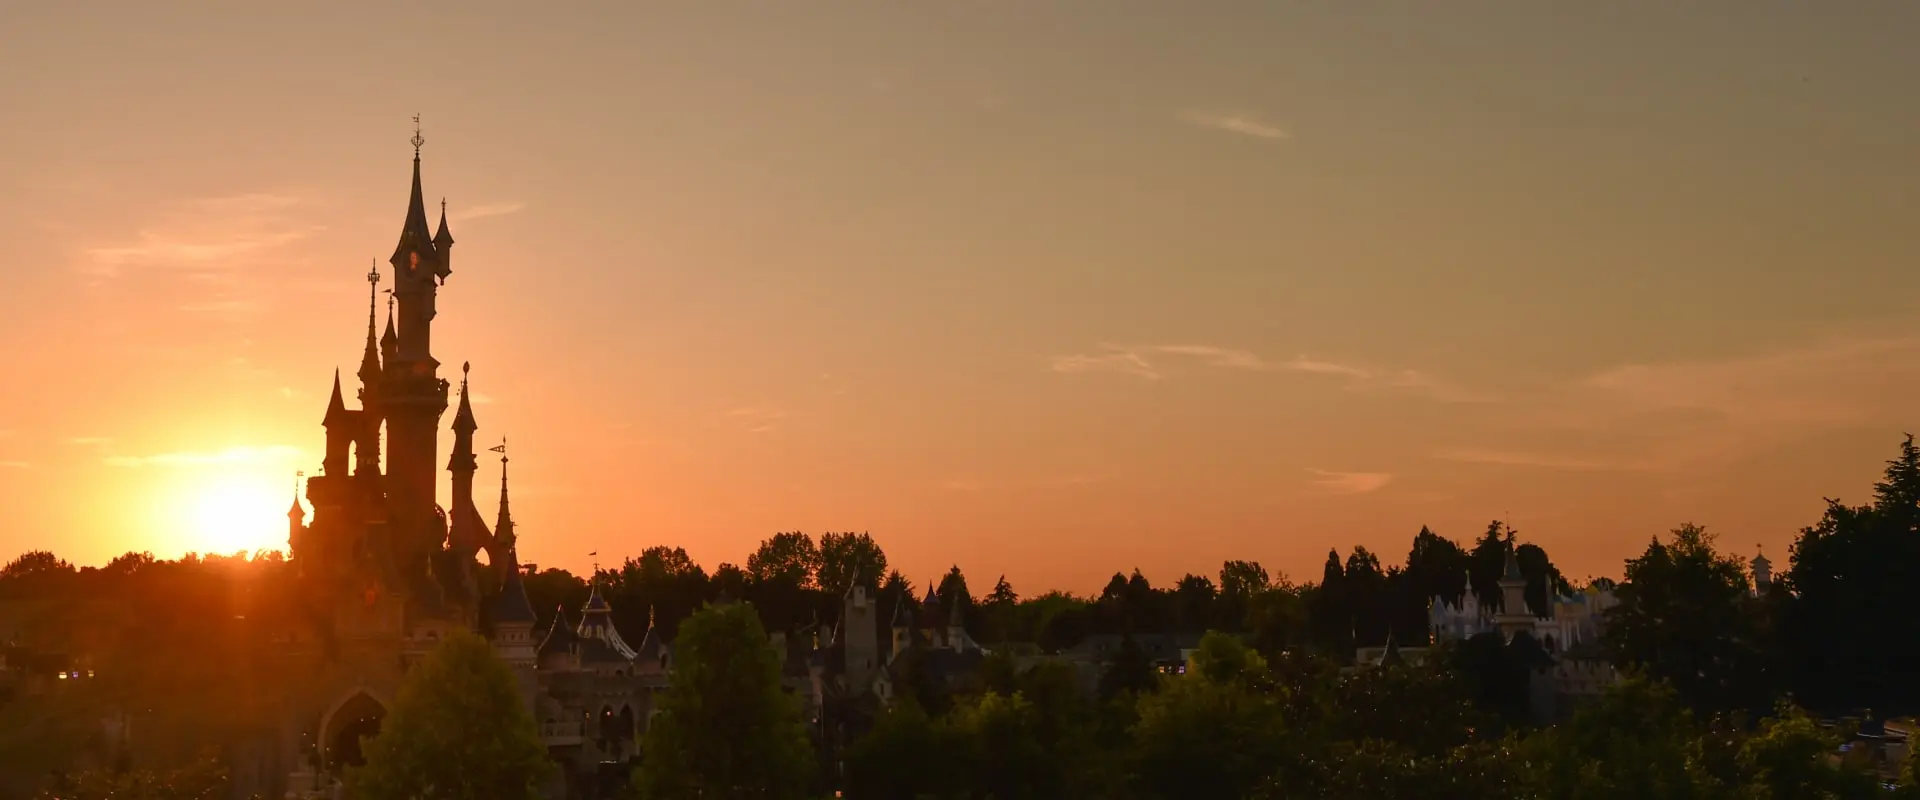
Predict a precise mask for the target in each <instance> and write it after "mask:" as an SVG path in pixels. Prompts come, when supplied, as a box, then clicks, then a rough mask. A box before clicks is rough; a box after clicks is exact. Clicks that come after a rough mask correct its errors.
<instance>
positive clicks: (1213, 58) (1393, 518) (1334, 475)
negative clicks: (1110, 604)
mask: <svg viewBox="0 0 1920 800" xmlns="http://www.w3.org/2000/svg"><path fill="white" fill-rule="evenodd" d="M456 9H457V13H456ZM0 31H4V33H3V34H0V37H3V38H0V41H3V42H4V46H0V109H4V112H0V113H3V115H4V122H0V243H4V245H5V246H4V248H0V367H3V368H4V372H5V375H6V376H7V378H8V380H7V390H6V391H5V392H0V507H4V508H5V509H6V510H7V514H6V516H7V521H6V523H5V524H4V525H0V551H4V552H5V553H6V554H7V555H6V556H5V557H9V558H10V557H11V554H13V553H18V552H20V551H24V550H27V549H30V548H48V549H53V550H55V551H56V552H58V553H59V554H60V555H62V556H64V557H66V558H69V559H72V560H75V561H77V562H80V563H86V564H98V563H102V562H104V561H106V560H107V559H109V558H111V557H113V556H114V555H117V554H119V553H122V552H125V551H128V550H150V551H152V552H153V553H154V554H156V555H158V556H162V557H172V556H175V555H177V554H179V553H182V552H186V551H200V552H208V551H219V552H231V551H235V550H241V549H247V550H252V549H256V548H285V547H286V538H287V537H286V534H287V531H286V527H287V526H286V512H287V509H288V506H289V505H290V503H291V502H292V487H293V485H294V479H295V472H296V471H300V470H304V471H306V472H307V473H309V474H312V473H313V472H315V471H316V470H317V469H318V466H319V462H320V454H321V447H322V443H323V434H322V430H321V427H320V421H321V416H322V414H323V412H324V411H325V409H326V401H327V396H328V395H327V393H328V390H329V389H330V387H331V381H332V378H333V373H334V370H335V369H336V368H338V369H340V370H341V371H342V372H343V373H345V374H348V375H350V374H351V373H352V371H353V368H354V366H355V365H356V364H357V363H358V358H359V354H360V348H361V345H362V342H363V338H364V336H365V330H366V324H367V322H366V321H367V316H366V315H367V311H368V285H367V282H366V280H365V278H364V276H365V274H366V273H367V271H368V269H369V265H370V264H372V263H374V262H381V266H382V269H386V267H385V264H384V262H385V260H386V258H387V257H388V255H389V254H390V253H391V252H392V249H393V246H394V241H395V237H396V236H397V235H398V233H399V230H400V226H401V223H402V217H403V214H404V212H405V210H406V202H407V189H408V177H409V169H410V163H411V162H410V159H411V158H412V148H411V146H409V145H408V144H407V139H408V137H409V136H411V135H412V133H413V127H412V125H413V123H412V121H411V120H412V118H413V116H414V115H415V114H419V115H420V116H421V120H422V128H423V134H424V136H425V139H426V144H425V146H424V148H423V149H422V151H421V155H422V161H423V165H424V167H423V169H424V180H425V189H426V192H427V194H428V196H429V198H430V200H429V202H436V201H438V200H439V199H440V198H441V197H442V196H444V197H445V198H446V202H447V208H448V211H449V217H450V220H451V224H452V229H453V232H454V234H455V235H456V236H457V237H458V241H459V243H458V247H457V251H458V252H457V257H456V259H455V261H454V263H453V265H452V268H453V273H452V275H451V276H450V277H449V278H448V279H447V281H446V284H445V286H444V287H442V288H441V289H440V290H439V294H438V301H437V302H438V311H439V316H438V318H437V319H436V320H435V321H434V325H435V328H436V330H435V332H434V337H433V348H434V354H435V355H436V356H437V357H438V358H439V359H440V360H441V361H442V362H443V363H444V365H445V366H443V367H442V369H441V374H442V375H443V376H450V377H451V378H452V379H453V380H454V381H455V382H456V383H457V382H458V380H459V378H458V372H457V370H458V365H459V364H460V363H461V362H463V361H470V362H472V365H473V370H472V387H473V392H474V394H473V399H474V401H475V407H474V410H475V414H476V416H477V418H478V422H479V426H480V430H479V433H478V438H479V439H480V440H481V441H482V442H485V443H486V444H488V445H491V444H494V443H496V442H497V441H498V440H499V438H500V437H502V436H505V437H507V439H508V440H509V441H510V442H511V447H512V451H511V452H512V454H513V463H512V467H513V470H514V473H513V475H514V477H513V480H514V517H515V519H516V521H517V522H518V534H519V537H520V539H519V541H520V545H519V547H520V550H519V552H520V558H521V560H522V561H524V562H534V563H538V564H540V565H542V566H547V565H551V566H561V567H567V568H569V569H574V570H582V569H585V568H586V567H587V566H588V565H589V563H590V562H591V559H590V558H589V556H588V553H590V552H595V551H597V552H598V553H599V554H600V556H599V557H600V558H602V559H612V558H615V557H618V556H622V555H628V554H637V553H638V552H639V551H640V550H641V549H642V548H643V547H646V546H649V545H653V544H663V543H664V544H675V545H684V546H685V547H686V548H687V550H688V552H689V553H690V554H691V555H692V556H693V557H694V558H695V559H696V560H698V561H700V562H701V563H703V564H704V565H706V566H707V567H708V568H709V569H711V568H712V567H713V566H715V565H717V564H718V563H720V562H722V561H734V562H740V561H742V560H744V559H745V557H746V554H747V553H748V552H749V551H751V549H752V548H753V546H754V545H755V543H757V542H758V541H759V540H761V539H763V538H765V537H766V536H768V535H770V534H772V533H774V532H777V531H782V530H795V529H798V530H804V531H808V532H810V533H814V534H816V535H817V534H818V533H821V532H825V531H841V530H853V531H870V532H872V533H873V534H874V535H875V537H876V538H878V539H879V540H880V542H881V543H882V544H883V545H884V546H885V548H886V551H887V554H888V555H889V556H890V558H891V559H892V561H893V563H894V565H895V566H897V567H899V568H900V569H902V570H903V571H904V572H906V573H907V575H908V576H909V577H910V578H912V579H913V580H914V581H915V582H916V583H919V582H924V581H927V580H929V579H931V578H932V577H934V576H935V574H936V572H943V571H944V570H945V569H946V568H947V567H948V566H949V565H951V564H955V563H957V564H959V565H960V566H961V567H962V568H963V569H965V570H966V571H967V573H968V574H969V575H979V576H982V578H981V579H982V580H984V581H986V585H991V582H992V580H993V578H994V577H995V576H997V575H999V574H1002V573H1004V574H1005V575H1006V576H1007V578H1008V579H1009V580H1010V581H1011V582H1012V583H1013V584H1014V585H1015V586H1018V587H1020V588H1021V590H1022V592H1023V593H1027V592H1032V591H1037V590H1040V589H1043V588H1051V587H1057V588H1063V589H1068V590H1073V591H1077V592H1086V591H1091V590H1094V589H1097V587H1098V586H1099V585H1100V584H1101V583H1102V582H1103V581H1104V579H1105V578H1106V576H1107V575H1110V574H1111V573H1112V572H1113V571H1114V570H1115V569H1123V568H1131V567H1134V566H1138V567H1140V568H1141V569H1142V570H1144V571H1145V572H1146V573H1147V574H1148V575H1149V576H1151V577H1153V578H1154V579H1155V581H1156V582H1160V581H1162V580H1165V581H1169V582H1170V581H1171V580H1172V579H1173V578H1176V577H1178V575H1179V574H1180V573H1182V572H1186V571H1194V572H1201V573H1211V572H1213V571H1215V570H1217V569H1218V568H1219V564H1220V562H1221V561H1222V560H1223V559H1227V558H1248V559H1257V560H1260V561H1262V562H1263V563H1266V564H1267V565H1269V567H1271V568H1274V569H1275V570H1276V571H1285V572H1287V573H1288V574H1290V575H1292V576H1294V577H1296V578H1307V579H1311V578H1316V577H1317V576H1318V571H1319V564H1320V562H1321V561H1322V560H1323V559H1324V557H1325V554H1326V551H1327V550H1328V549H1329V548H1331V547H1340V548H1343V549H1344V548H1346V547H1348V546H1351V545H1353V544H1363V545H1366V546H1367V547H1369V548H1372V549H1374V550H1376V551H1377V552H1380V553H1382V554H1383V557H1384V558H1385V559H1386V560H1388V561H1389V562H1393V561H1398V560H1399V559H1400V558H1402V557H1403V556H1404V554H1405V552H1406V549H1407V545H1408V542H1409V540H1410V538H1411V537H1412V536H1413V535H1414V533H1415V532H1416V531H1418V530H1419V528H1420V527H1421V526H1422V525H1423V524H1424V525H1428V526H1431V527H1432V528H1433V529H1434V530H1436V531H1437V532H1439V533H1441V534H1444V535H1447V536H1450V537H1453V538H1455V539H1457V540H1468V539H1471V538H1472V537H1474V536H1475V535H1477V534H1478V533H1479V532H1480V531H1481V530H1483V529H1484V528H1485V526H1486V524H1487V522H1488V521H1489V520H1492V519H1496V518H1499V519H1505V520H1508V521H1510V522H1511V523H1512V524H1513V525H1514V526H1515V527H1516V528H1518V530H1519V531H1520V535H1521V537H1522V538H1523V539H1525V540H1528V541H1532V542H1537V543H1539V544H1541V545H1543V546H1544V547H1546V548H1547V549H1548V550H1549V551H1550V552H1551V553H1552V557H1553V560H1554V562H1555V563H1556V564H1558V565H1559V567H1560V568H1561V570H1563V571H1564V572H1565V573H1566V574H1568V575H1569V576H1570V577H1578V576H1582V575H1599V574H1618V573H1619V571H1620V564H1621V560H1622V559H1623V558H1627V557H1630V556H1632V555H1635V554H1637V553H1638V552H1639V551H1640V549H1641V548H1643V547H1644V545H1645V543H1646V541H1647V540H1648V538H1649V537H1650V536H1652V535H1654V534H1657V533H1663V532H1665V531H1666V530H1668V529H1669V528H1672V527H1675V526H1677V525H1679V524H1680V523H1682V522H1686V521H1693V522H1698V523H1700V524H1703V525H1706V526H1707V527H1708V528H1709V529H1710V530H1714V531H1718V532H1719V533H1720V534H1721V535H1722V542H1723V547H1724V549H1726V550H1728V551H1730V552H1735V553H1739V554H1743V555H1744V554H1747V553H1750V552H1751V551H1752V549H1753V547H1754V546H1755V545H1764V546H1765V547H1766V549H1767V550H1768V552H1770V553H1773V552H1777V553H1782V554H1784V552H1785V550H1786V546H1787V544H1788V543H1789V542H1790V541H1791V540H1792V536H1793V534H1794V532H1795V531H1796V530H1797V529H1798V528H1800V527H1801V526H1803V525H1807V524H1811V523H1812V522H1814V521H1815V520H1816V519H1817V518H1818V516H1819V514H1820V512H1821V510H1822V508H1823V501H1822V499H1821V498H1822V497H1823V496H1824V497H1843V498H1847V499H1850V500H1855V501H1858V500H1862V499H1864V498H1865V496H1866V494H1867V492H1868V491H1869V489H1870V486H1871V482H1872V480H1873V479H1874V478H1875V477H1876V476H1877V475H1878V473H1879V471H1880V469H1881V464H1882V461H1883V460H1884V459H1886V458H1887V457H1889V456H1891V455H1892V454H1893V453H1894V451H1895V449H1896V445H1897V444H1898V442H1899V439H1900V436H1901V434H1902V432H1903V431H1906V430H1912V429H1916V427H1920V426H1917V425H1916V422H1917V421H1920V324H1916V323H1915V322H1914V319H1915V316H1914V314H1915V311H1916V310H1917V308H1916V300H1915V298H1916V296H1920V269H1917V268H1916V265H1920V259H1917V258H1916V256H1920V227H1917V226H1916V225H1915V224H1914V222H1913V213H1914V210H1915V209H1916V208H1920V195H1917V194H1916V189H1915V187H1917V186H1920V159H1917V158H1916V156H1915V149H1914V142H1915V141H1920V103H1916V102H1915V98H1916V94H1915V92H1914V78H1915V76H1917V75H1920V48H1915V47H1913V46H1912V43H1913V42H1914V41H1915V40H1916V36H1920V4H1914V3H1907V2H1860V3H1847V4H1840V5H1830V4H1814V3H1787V2H1692V3H1671V2H1606V3H1598V2H1580V3H1573V2H1567V3H1480V2H1446V3H1432V2H1405V3H1371V4H1366V8H1365V9H1363V8H1361V7H1360V4H1347V3H1280V2H1274V3H1238V2H1232V3H1200V4H1189V3H1166V2H1146V1H1144V0H1142V1H1140V2H1134V1H1131V0H1128V1H1122V0H1113V1H1112V2H1100V3H989V2H973V3H958V2H953V3H901V4H884V3H867V4H821V3H772V2H767V3H745V2H741V3H704V2H703V3H630V4H598V5H595V6H593V7H592V8H591V9H590V8H589V7H588V6H587V5H573V4H552V5H536V4H525V3H504V2H494V3H458V4H455V3H414V4H405V5H390V4H375V3H346V2H343V3H329V4H317V3H306V4H296V3H256V4H222V5H219V6H217V7H216V6H213V5H195V6H188V5H175V4H156V3H136V2H94V3H66V4H56V3H12V4H7V5H5V6H4V7H0ZM436 211H437V209H436ZM436 218H437V215H436ZM450 421H451V412H449V414H448V417H447V418H445V419H443V421H442V427H443V429H444V427H445V426H446V424H447V423H449V422H450ZM442 436H443V444H442V445H441V453H442V454H443V455H442V458H443V459H444V457H445V456H444V454H445V453H446V452H447V450H448V445H447V444H446V443H445V442H449V441H451V438H452V434H451V432H450V431H446V430H443V432H442ZM482 456H483V457H482V459H481V472H480V473H479V484H480V485H481V486H483V487H487V488H486V489H485V490H484V491H483V492H482V494H481V497H482V500H481V502H480V505H481V507H482V508H483V509H485V510H486V511H487V513H488V515H489V516H491V509H492V504H493V500H492V493H493V492H494V491H495V489H494V488H493V487H495V486H497V482H498V478H499V465H498V463H497V462H493V461H489V460H488V459H487V458H486V454H484V453H483V454H482ZM442 466H444V465H442ZM442 474H443V475H444V473H442ZM441 491H442V492H443V493H444V492H446V491H447V490H446V488H445V481H444V479H443V481H442V489H441Z"/></svg>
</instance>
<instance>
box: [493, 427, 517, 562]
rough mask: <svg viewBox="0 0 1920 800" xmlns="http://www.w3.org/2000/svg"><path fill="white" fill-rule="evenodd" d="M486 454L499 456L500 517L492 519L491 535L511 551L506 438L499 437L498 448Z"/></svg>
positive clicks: (511, 537)
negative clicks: (497, 454)
mask: <svg viewBox="0 0 1920 800" xmlns="http://www.w3.org/2000/svg"><path fill="white" fill-rule="evenodd" d="M488 452H492V453H499V454H500V516H498V517H496V518H495V519H494V523H493V535H494V538H495V539H496V540H497V541H499V542H500V544H501V546H503V547H506V548H507V549H509V550H511V549H513V542H514V536H513V512H512V511H511V510H509V509H508V508H507V437H505V436H502V437H500V446H499V447H493V448H489V449H488Z"/></svg>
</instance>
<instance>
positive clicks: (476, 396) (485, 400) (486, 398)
mask: <svg viewBox="0 0 1920 800" xmlns="http://www.w3.org/2000/svg"><path fill="white" fill-rule="evenodd" d="M473 404H474V405H476V406H490V405H493V397H492V396H491V395H486V394H481V393H480V392H474V393H473Z"/></svg>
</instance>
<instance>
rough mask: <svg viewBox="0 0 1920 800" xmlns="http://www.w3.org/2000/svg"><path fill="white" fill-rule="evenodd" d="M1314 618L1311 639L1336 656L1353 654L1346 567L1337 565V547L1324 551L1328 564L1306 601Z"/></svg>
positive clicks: (1351, 603)
mask: <svg viewBox="0 0 1920 800" xmlns="http://www.w3.org/2000/svg"><path fill="white" fill-rule="evenodd" d="M1308 610H1309V613H1310V614H1311V617H1310V618H1311V619H1312V620H1313V629H1314V630H1313V633H1314V637H1313V638H1314V643H1315V644H1317V645H1319V646H1320V648H1321V649H1322V650H1323V651H1325V652H1327V653H1330V654H1332V655H1333V656H1334V657H1336V658H1350V657H1352V655H1353V633H1354V631H1353V599H1352V596H1351V594H1350V593H1349V592H1348V591H1347V579H1346V570H1345V569H1343V568H1342V567H1341V566H1340V551H1338V550H1328V551H1327V564H1326V566H1325V568H1323V569H1322V570H1321V573H1320V585H1319V586H1318V587H1316V589H1315V591H1314V592H1313V595H1312V599H1311V601H1310V603H1309V605H1308Z"/></svg>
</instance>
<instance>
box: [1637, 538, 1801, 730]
mask: <svg viewBox="0 0 1920 800" xmlns="http://www.w3.org/2000/svg"><path fill="white" fill-rule="evenodd" d="M1616 596H1617V597H1618V598H1619V605H1617V606H1615V607H1614V608H1612V609H1610V610H1609V612H1608V623H1607V637H1608V641H1609V643H1610V644H1611V646H1612V648H1613V650H1614V653H1615V656H1616V658H1617V660H1618V661H1619V662H1620V663H1621V664H1622V665H1623V666H1624V665H1627V664H1635V665H1639V666H1640V667H1641V668H1642V669H1643V670H1645V671H1646V673H1647V675H1648V676H1649V677H1652V678H1655V679H1659V680H1664V681H1667V682H1669V683H1671V684H1672V686H1673V688H1674V690H1675V691H1676V692H1678V694H1679V696H1680V697H1681V698H1682V699H1683V700H1685V701H1686V702H1687V703H1688V704H1689V705H1690V706H1692V707H1693V709H1694V710H1695V711H1696V712H1699V713H1701V714H1708V713H1711V712H1715V711H1733V710H1749V711H1753V712H1755V713H1759V712H1764V711H1765V710H1766V709H1767V707H1768V705H1770V702H1771V701H1770V699H1769V693H1768V692H1767V688H1768V687H1767V677H1766V673H1767V664H1766V658H1767V656H1766V649H1765V646H1764V642H1763V637H1764V631H1763V630H1762V622H1763V620H1762V617H1761V613H1760V608H1759V606H1758V604H1757V603H1755V602H1754V601H1753V600H1752V599H1751V598H1750V597H1749V593H1748V586H1747V578H1746V574H1745V572H1744V571H1743V570H1742V569H1741V566H1740V562H1738V561H1737V560H1734V559H1732V558H1727V557H1723V556H1721V555H1720V554H1719V553H1717V552H1715V551H1714V548H1713V535H1712V534H1710V533H1708V532H1707V531H1706V529H1705V528H1702V527H1700V526H1698V525H1694V524H1692V523H1688V524H1686V525H1682V526H1680V527H1679V528H1676V529H1674V531H1673V533H1672V535H1671V536H1670V537H1669V540H1668V541H1667V542H1661V541H1659V540H1658V539H1655V540H1654V541H1652V542H1650V543H1649V544H1648V545H1647V550H1646V552H1645V553H1643V554H1641V556H1640V557H1639V558H1635V559H1632V560H1630V561H1628V562H1627V570H1626V582H1625V583H1624V584H1622V585H1621V586H1620V588H1619V590H1618V592H1617V595H1616Z"/></svg>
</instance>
